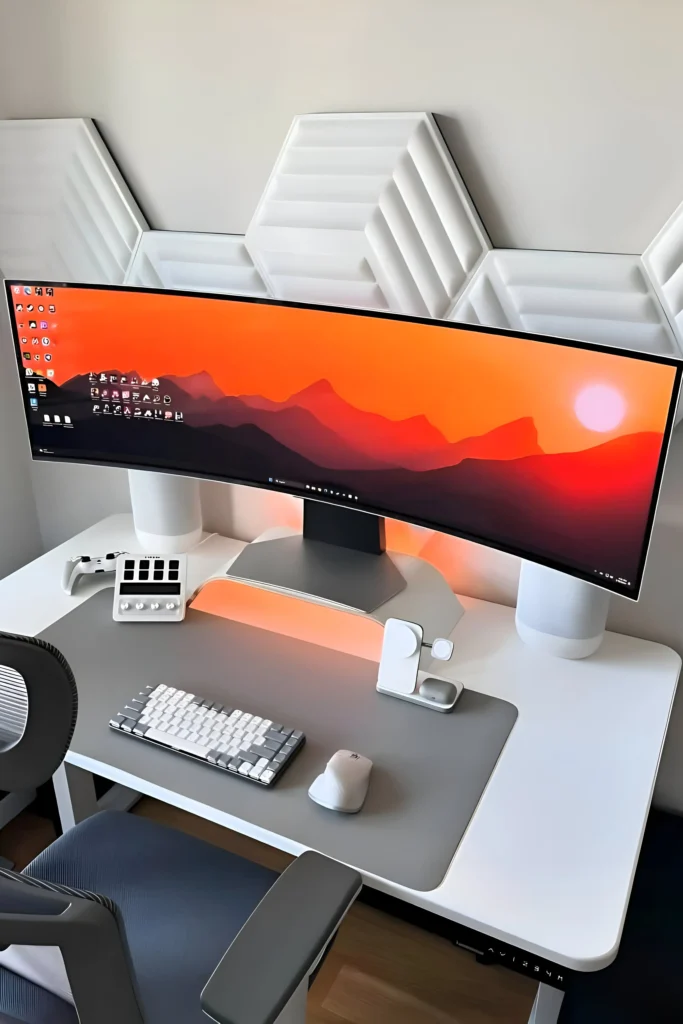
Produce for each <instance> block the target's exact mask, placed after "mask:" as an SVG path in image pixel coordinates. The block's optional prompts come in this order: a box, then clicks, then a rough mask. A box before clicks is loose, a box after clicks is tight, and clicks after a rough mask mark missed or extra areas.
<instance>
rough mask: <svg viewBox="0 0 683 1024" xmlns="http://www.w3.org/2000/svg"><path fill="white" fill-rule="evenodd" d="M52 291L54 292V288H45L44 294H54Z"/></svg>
mask: <svg viewBox="0 0 683 1024" xmlns="http://www.w3.org/2000/svg"><path fill="white" fill-rule="evenodd" d="M54 293H55V290H54V288H46V289H45V294H46V295H54Z"/></svg>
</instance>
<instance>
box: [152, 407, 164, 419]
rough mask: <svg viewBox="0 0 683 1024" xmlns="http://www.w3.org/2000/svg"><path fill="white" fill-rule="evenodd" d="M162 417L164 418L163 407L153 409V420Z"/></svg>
mask: <svg viewBox="0 0 683 1024" xmlns="http://www.w3.org/2000/svg"><path fill="white" fill-rule="evenodd" d="M163 418H164V410H163V409H155V410H154V419H155V420H163Z"/></svg>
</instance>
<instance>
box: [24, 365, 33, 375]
mask: <svg viewBox="0 0 683 1024" xmlns="http://www.w3.org/2000/svg"><path fill="white" fill-rule="evenodd" d="M25 373H26V376H27V377H32V376H33V370H32V369H31V367H30V366H27V367H26V370H25Z"/></svg>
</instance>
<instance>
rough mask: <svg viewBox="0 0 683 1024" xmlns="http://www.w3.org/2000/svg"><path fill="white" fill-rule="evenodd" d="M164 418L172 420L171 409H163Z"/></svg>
mask: <svg viewBox="0 0 683 1024" xmlns="http://www.w3.org/2000/svg"><path fill="white" fill-rule="evenodd" d="M164 419H165V420H172V419H173V410H172V409H165V410H164Z"/></svg>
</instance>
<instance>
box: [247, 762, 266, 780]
mask: <svg viewBox="0 0 683 1024" xmlns="http://www.w3.org/2000/svg"><path fill="white" fill-rule="evenodd" d="M262 771H263V768H259V766H258V765H257V764H255V765H254V767H253V768H252V769H251V771H250V772H249V778H250V779H258V778H260V776H261V772H262Z"/></svg>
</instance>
